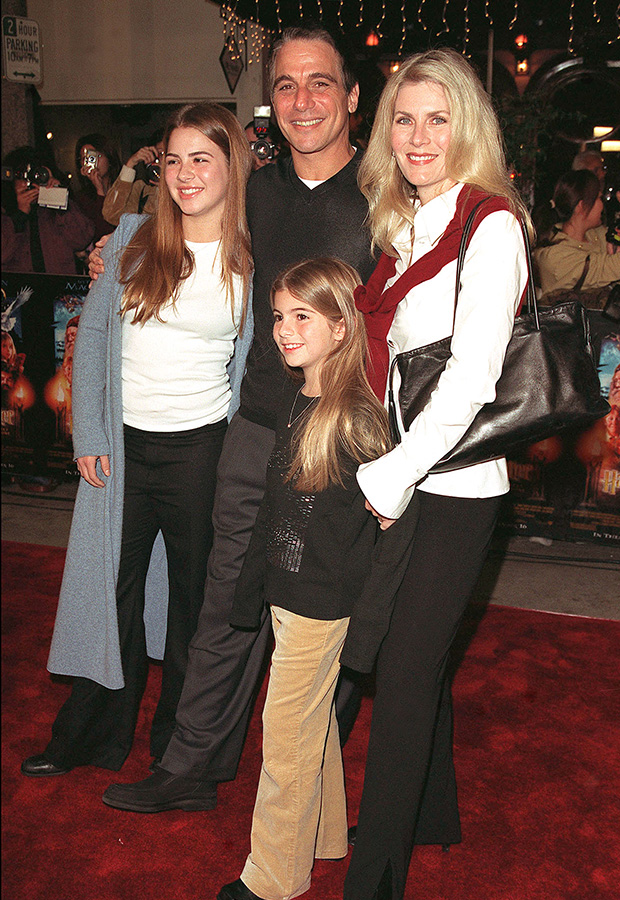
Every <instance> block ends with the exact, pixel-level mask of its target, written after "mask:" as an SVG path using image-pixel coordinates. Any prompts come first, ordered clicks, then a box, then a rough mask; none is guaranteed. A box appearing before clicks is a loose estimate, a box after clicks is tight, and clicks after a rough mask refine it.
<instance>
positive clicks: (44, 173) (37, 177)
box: [30, 166, 50, 187]
mask: <svg viewBox="0 0 620 900" xmlns="http://www.w3.org/2000/svg"><path fill="white" fill-rule="evenodd" d="M49 180H50V173H49V172H48V170H47V169H46V168H45V166H39V167H38V168H36V169H31V170H30V183H31V184H37V185H39V187H43V186H44V185H46V184H47V182H48V181H49Z"/></svg>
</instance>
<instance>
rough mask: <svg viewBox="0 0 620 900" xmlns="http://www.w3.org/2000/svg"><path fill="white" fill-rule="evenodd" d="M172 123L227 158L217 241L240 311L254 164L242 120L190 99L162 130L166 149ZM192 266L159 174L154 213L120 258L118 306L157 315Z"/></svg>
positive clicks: (143, 317) (142, 315)
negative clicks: (238, 288) (237, 284)
mask: <svg viewBox="0 0 620 900" xmlns="http://www.w3.org/2000/svg"><path fill="white" fill-rule="evenodd" d="M176 128H197V129H198V131H201V132H202V133H203V134H204V135H205V136H206V137H208V138H209V140H211V141H213V143H214V144H216V145H217V146H218V147H219V148H220V150H221V151H222V153H223V154H224V156H225V157H226V160H227V162H228V189H227V193H226V202H225V206H224V214H223V217H222V237H221V243H220V258H221V264H222V269H221V280H222V284H223V285H224V287H225V290H226V296H227V299H228V302H229V303H230V306H231V310H232V311H233V313H234V305H235V299H234V296H233V278H234V276H235V275H237V276H240V277H241V280H242V290H243V298H244V299H243V313H242V317H241V322H240V323H239V327H240V329H241V328H242V327H243V324H244V322H245V318H246V313H247V309H246V304H247V294H248V285H249V279H250V274H251V270H252V257H251V249H250V247H251V245H250V234H249V231H248V226H247V222H246V218H245V189H246V184H247V180H248V178H249V177H250V172H251V169H252V162H251V153H250V148H249V145H248V142H247V140H246V137H245V135H244V133H243V131H242V129H241V125H240V124H239V122H238V121H237V119H236V118H235V117H234V115H233V114H232V113H231V112H230V111H229V110H227V109H224V107H222V106H218V105H217V104H216V103H191V104H188V105H187V106H183V107H181V108H180V109H179V110H177V111H176V112H174V113H173V114H172V116H171V117H170V119H169V120H168V124H167V126H166V130H165V133H164V148H165V149H166V150H167V148H168V141H169V140H170V135H171V134H172V132H173V131H174V130H175V129H176ZM193 270H194V254H193V253H192V252H191V250H190V249H189V248H188V247H187V246H186V245H185V240H184V237H183V226H182V213H181V210H180V209H179V207H178V206H177V204H176V203H175V202H174V200H173V199H172V197H171V196H170V191H169V190H168V186H167V184H166V181H165V178H162V179H161V182H160V186H159V198H158V202H157V209H156V211H155V213H154V214H153V215H152V216H151V217H149V218H148V219H147V221H146V222H145V223H144V224H143V225H142V226H141V227H140V228H139V229H138V230H137V231H136V233H135V234H134V236H133V237H132V239H131V240H130V242H129V243H128V245H127V247H126V248H125V251H124V253H123V256H122V259H121V268H120V282H121V284H124V285H125V293H124V296H123V303H122V308H121V311H122V313H123V314H125V313H129V312H132V311H133V320H132V321H133V322H146V321H147V320H148V319H150V318H152V317H155V318H156V319H158V320H159V321H161V311H162V308H163V307H164V306H165V304H166V303H168V301H169V300H170V299H172V300H173V302H174V300H175V299H176V297H177V294H178V291H179V287H180V285H181V282H182V281H184V280H185V279H186V278H188V277H189V276H190V275H191V273H192V272H193Z"/></svg>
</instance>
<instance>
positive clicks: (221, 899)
mask: <svg viewBox="0 0 620 900" xmlns="http://www.w3.org/2000/svg"><path fill="white" fill-rule="evenodd" d="M217 900H261V897H259V896H258V894H255V893H254V891H251V890H250V889H249V887H248V886H247V885H246V884H244V883H243V881H241V879H240V878H237V880H236V881H231V882H230V884H225V885H224V887H223V888H222V889H221V890H220V892H219V894H218V895H217Z"/></svg>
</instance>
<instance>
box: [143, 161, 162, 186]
mask: <svg viewBox="0 0 620 900" xmlns="http://www.w3.org/2000/svg"><path fill="white" fill-rule="evenodd" d="M146 175H147V178H148V179H149V181H153V182H155V183H157V182H158V181H159V179H160V178H161V166H160V165H159V164H158V163H151V165H148V166H146Z"/></svg>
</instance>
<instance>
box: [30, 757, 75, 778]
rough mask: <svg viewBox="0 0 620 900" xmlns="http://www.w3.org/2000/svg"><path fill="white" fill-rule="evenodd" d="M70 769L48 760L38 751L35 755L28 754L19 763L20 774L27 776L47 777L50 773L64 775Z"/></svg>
mask: <svg viewBox="0 0 620 900" xmlns="http://www.w3.org/2000/svg"><path fill="white" fill-rule="evenodd" d="M70 771H71V769H70V768H65V767H64V766H57V765H55V764H54V763H53V762H50V761H49V759H47V758H46V756H45V755H44V754H43V753H38V754H37V755H36V756H29V757H28V759H25V760H24V761H23V763H22V764H21V772H22V775H28V777H29V778H48V777H49V776H50V775H66V774H67V772H70Z"/></svg>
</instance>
